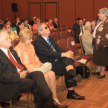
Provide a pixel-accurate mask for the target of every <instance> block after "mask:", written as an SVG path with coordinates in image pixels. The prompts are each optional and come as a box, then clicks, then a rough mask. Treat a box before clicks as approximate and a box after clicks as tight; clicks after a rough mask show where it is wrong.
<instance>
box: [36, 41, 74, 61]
mask: <svg viewBox="0 0 108 108" xmlns="http://www.w3.org/2000/svg"><path fill="white" fill-rule="evenodd" d="M54 43H55V44H54ZM53 44H54V48H56V49H55V50H56V51H57V52H55V51H52V50H50V49H49V48H47V47H46V46H45V45H44V44H43V43H42V42H40V41H39V40H35V42H34V48H35V51H36V52H39V53H40V54H42V55H45V56H48V57H53V58H55V59H56V58H61V57H67V58H73V55H74V54H73V52H72V51H67V52H66V51H65V50H64V49H61V48H60V47H59V46H58V45H57V43H56V42H55V41H54V42H53Z"/></svg>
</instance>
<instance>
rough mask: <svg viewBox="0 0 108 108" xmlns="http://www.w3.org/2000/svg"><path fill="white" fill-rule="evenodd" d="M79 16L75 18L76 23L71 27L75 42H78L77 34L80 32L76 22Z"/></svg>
mask: <svg viewBox="0 0 108 108" xmlns="http://www.w3.org/2000/svg"><path fill="white" fill-rule="evenodd" d="M80 19H81V18H77V19H76V23H75V24H74V25H73V27H72V30H74V38H75V42H76V43H80V42H79V34H80V26H79V24H78V21H79V20H80Z"/></svg>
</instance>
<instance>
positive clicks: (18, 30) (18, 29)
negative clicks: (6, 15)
mask: <svg viewBox="0 0 108 108" xmlns="http://www.w3.org/2000/svg"><path fill="white" fill-rule="evenodd" d="M22 23H24V21H23V20H21V21H20V22H19V23H18V25H17V29H16V31H17V35H18V36H19V32H20V28H19V25H21V24H22Z"/></svg>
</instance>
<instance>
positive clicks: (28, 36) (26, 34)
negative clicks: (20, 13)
mask: <svg viewBox="0 0 108 108" xmlns="http://www.w3.org/2000/svg"><path fill="white" fill-rule="evenodd" d="M32 36H33V32H32V31H31V30H29V29H23V30H21V31H20V33H19V39H20V42H19V44H18V45H17V46H16V47H15V51H16V52H17V53H18V56H19V57H20V60H21V62H22V63H23V64H24V65H25V66H26V67H27V70H28V71H29V72H32V71H33V68H39V67H41V66H42V65H43V64H42V63H41V61H40V60H39V58H38V57H37V55H36V54H35V50H34V47H33V45H32V44H31V41H32ZM44 76H45V79H46V82H47V84H48V86H49V88H50V89H51V91H52V93H53V99H54V100H55V101H56V102H57V103H58V104H59V105H60V103H59V101H58V99H57V95H56V81H55V73H54V72H53V71H51V70H49V71H47V72H45V73H44Z"/></svg>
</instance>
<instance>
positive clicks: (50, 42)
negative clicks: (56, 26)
mask: <svg viewBox="0 0 108 108" xmlns="http://www.w3.org/2000/svg"><path fill="white" fill-rule="evenodd" d="M47 42H48V44H49V46H50V47H51V42H50V40H49V38H48V39H47Z"/></svg>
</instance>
